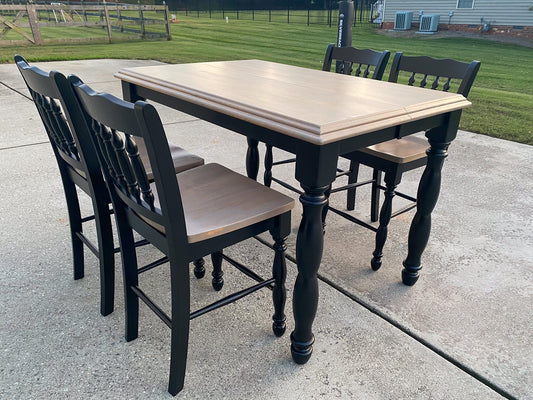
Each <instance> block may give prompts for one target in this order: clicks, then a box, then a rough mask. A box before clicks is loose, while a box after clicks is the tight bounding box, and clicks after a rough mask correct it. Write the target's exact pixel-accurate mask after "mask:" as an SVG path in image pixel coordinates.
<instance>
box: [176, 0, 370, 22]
mask: <svg viewBox="0 0 533 400" xmlns="http://www.w3.org/2000/svg"><path fill="white" fill-rule="evenodd" d="M374 1H375V0H354V13H355V15H354V17H355V18H354V25H355V26H356V25H357V24H364V23H371V22H372V17H373V14H374V13H373V3H374ZM167 4H168V6H169V8H170V10H171V11H172V13H176V14H178V15H179V14H182V15H183V14H185V15H186V16H192V17H198V18H214V19H217V18H222V19H225V18H226V17H228V18H229V19H238V20H252V21H254V20H258V21H268V22H285V23H302V24H307V25H313V24H319V25H329V26H332V25H334V26H336V25H337V22H338V10H339V2H338V1H333V0H323V1H316V0H314V1H313V0H285V1H275V0H271V1H263V0H168V1H167Z"/></svg>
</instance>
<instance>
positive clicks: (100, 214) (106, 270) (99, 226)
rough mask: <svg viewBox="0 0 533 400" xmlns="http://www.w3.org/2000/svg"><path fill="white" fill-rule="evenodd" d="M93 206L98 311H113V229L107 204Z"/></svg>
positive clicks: (104, 314)
mask: <svg viewBox="0 0 533 400" xmlns="http://www.w3.org/2000/svg"><path fill="white" fill-rule="evenodd" d="M94 208H95V210H96V211H95V223H96V231H97V232H98V258H99V260H100V313H101V314H102V315H103V316H106V315H109V314H110V313H112V312H113V307H114V298H115V252H114V245H113V229H112V227H111V218H110V216H109V206H108V204H107V202H106V203H105V204H98V205H96V207H94Z"/></svg>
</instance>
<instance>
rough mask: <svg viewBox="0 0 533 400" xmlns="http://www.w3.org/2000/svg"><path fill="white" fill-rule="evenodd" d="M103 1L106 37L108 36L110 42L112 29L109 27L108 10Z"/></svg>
mask: <svg viewBox="0 0 533 400" xmlns="http://www.w3.org/2000/svg"><path fill="white" fill-rule="evenodd" d="M103 2H104V13H105V22H106V25H107V37H108V38H109V43H111V31H112V28H111V21H110V20H109V10H108V8H107V3H106V1H105V0H103Z"/></svg>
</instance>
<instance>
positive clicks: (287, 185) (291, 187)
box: [272, 177, 303, 196]
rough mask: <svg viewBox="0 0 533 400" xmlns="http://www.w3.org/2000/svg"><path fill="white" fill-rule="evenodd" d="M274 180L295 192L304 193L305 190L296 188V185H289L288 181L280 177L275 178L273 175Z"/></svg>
mask: <svg viewBox="0 0 533 400" xmlns="http://www.w3.org/2000/svg"><path fill="white" fill-rule="evenodd" d="M272 180H273V181H274V182H276V183H278V184H280V185H281V186H283V187H284V188H286V189H289V190H292V191H293V192H295V193H298V194H299V195H300V196H301V195H302V194H303V192H302V191H301V190H298V189H296V188H295V187H294V186H291V185H289V184H288V183H286V182H283V181H282V180H280V179H278V178H274V177H272Z"/></svg>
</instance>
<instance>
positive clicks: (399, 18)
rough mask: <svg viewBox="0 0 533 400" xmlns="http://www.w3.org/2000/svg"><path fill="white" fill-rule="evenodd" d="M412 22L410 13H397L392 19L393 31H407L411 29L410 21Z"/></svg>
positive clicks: (411, 13)
mask: <svg viewBox="0 0 533 400" xmlns="http://www.w3.org/2000/svg"><path fill="white" fill-rule="evenodd" d="M412 20H413V12H412V11H397V12H396V16H395V18H394V30H395V31H408V30H409V29H411V21H412Z"/></svg>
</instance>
